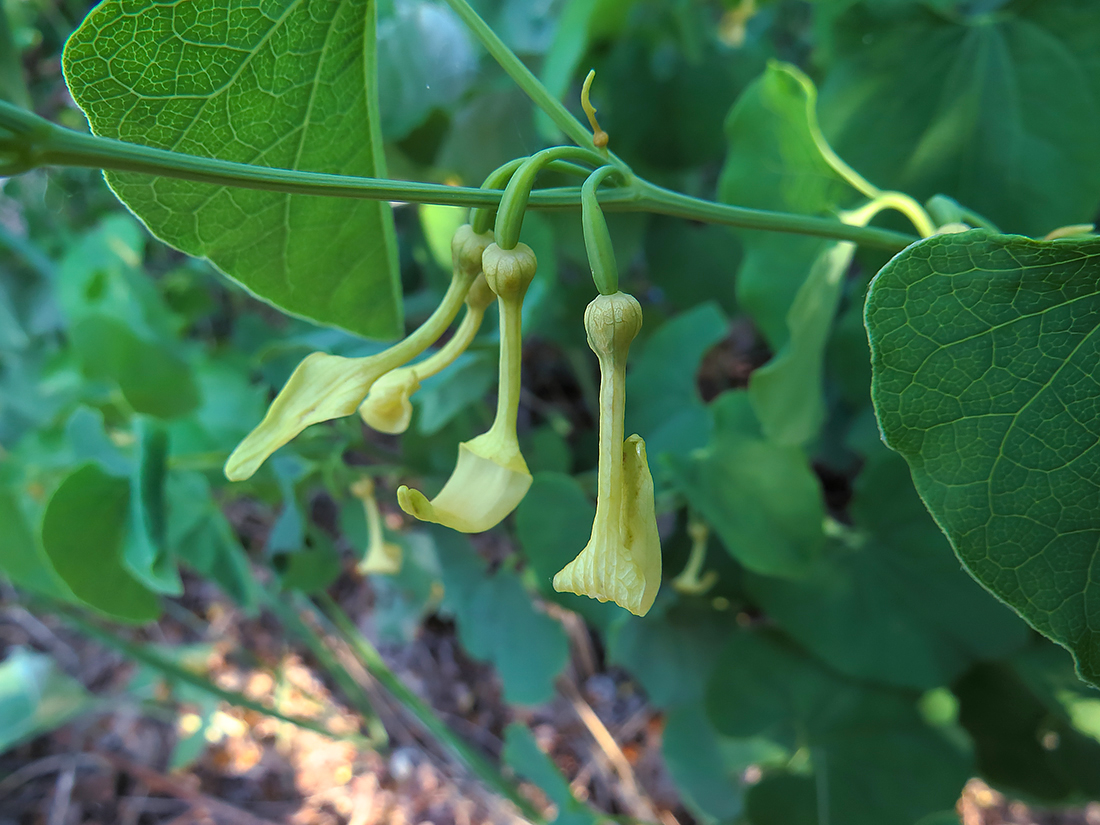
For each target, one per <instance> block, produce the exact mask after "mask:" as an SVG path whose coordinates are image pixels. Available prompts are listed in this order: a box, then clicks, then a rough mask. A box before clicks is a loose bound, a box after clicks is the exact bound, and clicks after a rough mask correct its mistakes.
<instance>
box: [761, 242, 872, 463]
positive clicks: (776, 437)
mask: <svg viewBox="0 0 1100 825" xmlns="http://www.w3.org/2000/svg"><path fill="white" fill-rule="evenodd" d="M854 252H855V245H854V244H850V243H837V244H831V245H829V246H827V247H825V249H824V251H823V252H822V253H821V255H820V256H819V257H818V259H817V260H816V261H815V262H814V265H813V268H812V269H810V274H809V275H808V276H807V277H806V280H805V281H803V282H802V286H800V287H799V288H798V292H797V293H795V296H794V301H793V302H792V303H791V308H790V310H789V311H788V312H787V329H788V330H789V335H788V337H787V342H786V343H785V344H784V345H783V347H782V348H781V349H780V350H779V352H777V353H776V354H775V356H774V357H773V358H772V359H771V360H770V361H769V362H768V363H766V364H765V365H764V366H762V367H760V368H759V369H757V370H754V371H753V373H752V375H750V376H749V400H751V401H752V406H753V409H754V410H755V411H756V416H757V418H759V419H760V426H761V427H762V428H763V430H764V434H765V435H766V436H767V437H768V438H769V439H770V440H772V441H774V442H775V443H777V444H784V445H787V446H791V447H797V446H804V445H805V444H806V443H807V442H809V441H811V440H812V439H814V438H815V437H816V436H817V434H818V432H819V431H820V430H821V425H822V424H823V423H824V422H825V383H824V380H825V376H824V366H825V345H826V344H827V343H828V340H829V332H830V330H831V329H832V326H833V319H834V318H835V317H836V311H837V306H838V305H839V304H840V296H841V294H842V292H843V288H844V275H845V273H847V271H848V266H849V265H850V264H851V262H852V255H853V253H854Z"/></svg>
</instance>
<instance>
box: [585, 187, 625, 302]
mask: <svg viewBox="0 0 1100 825" xmlns="http://www.w3.org/2000/svg"><path fill="white" fill-rule="evenodd" d="M618 171H619V170H618V169H616V168H615V167H614V166H601V167H600V168H599V169H597V170H596V171H595V172H593V173H592V174H591V175H589V176H588V178H587V179H586V180H585V182H584V185H583V186H581V229H582V230H583V232H584V248H585V251H586V252H587V253H588V266H589V268H590V269H591V270H592V280H593V281H594V282H595V283H596V289H598V290H599V291H600V294H601V295H614V294H615V293H616V292H618V291H619V268H618V266H617V265H616V264H615V247H614V246H613V245H612V243H611V233H610V232H608V231H607V221H606V220H604V216H603V210H602V209H600V202H599V201H598V200H596V191H597V190H598V189H599V188H600V184H601V183H603V182H604V181H605V180H607V178H608V176H609V175H614V174H616V173H617V172H618Z"/></svg>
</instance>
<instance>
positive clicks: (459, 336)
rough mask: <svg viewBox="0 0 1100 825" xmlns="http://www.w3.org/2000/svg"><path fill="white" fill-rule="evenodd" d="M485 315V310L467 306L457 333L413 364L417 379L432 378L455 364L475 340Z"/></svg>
mask: <svg viewBox="0 0 1100 825" xmlns="http://www.w3.org/2000/svg"><path fill="white" fill-rule="evenodd" d="M484 317H485V310H483V309H477V308H475V307H471V306H467V307H466V314H465V315H464V316H462V321H461V323H459V325H458V329H456V330H455V334H454V335H452V336H451V340H449V341H448V342H447V343H446V344H444V345H443V346H442V347H440V348H439V350H438V351H437V352H435V353H433V354H432V355H430V356H428V357H427V358H425V359H424V360H423V361H421V362H420V363H418V364H413V365H412V369H414V370H416V378H417V380H418V381H423V380H424V379H425V378H431V377H432V376H433V375H436V374H437V373H439V372H441V371H442V370H444V369H446V368H447V367H449V366H450V365H451V364H453V363H454V360H455V359H456V358H458V356H460V355H461V354H462V353H464V352H465V351H466V349H467V348H468V347H469V346H470V343H471V342H472V341H473V340H474V336H476V335H477V331H478V330H479V329H481V320H482V318H484Z"/></svg>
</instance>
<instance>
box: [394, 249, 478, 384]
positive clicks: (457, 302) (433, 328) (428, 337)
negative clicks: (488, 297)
mask: <svg viewBox="0 0 1100 825" xmlns="http://www.w3.org/2000/svg"><path fill="white" fill-rule="evenodd" d="M477 275H478V273H476V272H473V273H470V272H464V271H462V270H456V271H455V273H454V274H453V275H452V276H451V283H450V285H449V286H448V287H447V291H446V292H445V293H444V294H443V300H441V301H440V302H439V306H437V307H436V308H435V311H434V312H433V313H432V314H431V315H429V316H428V320H426V321H425V322H424V323H423V324H421V325H420V326H419V327H417V328H416V330H415V331H413V332H412V333H411V334H410V335H409V336H408V337H407V338H405V339H403V340H401V341H398V342H397V343H396V344H394V345H393V346H392V347H390V348H389V349H388V350H386V355H387V358H388V359H389V360H390V362H391V363H393V364H394V366H395V367H399V366H401V365H402V364H404V363H406V362H407V361H409V360H410V359H412V358H415V357H416V356H418V355H419V354H420V353H422V352H423V351H424V350H426V349H427V348H428V347H430V346H431V345H432V344H434V343H435V342H436V341H437V340H438V339H439V336H440V335H442V334H443V333H444V331H445V330H446V329H447V327H449V326H450V325H451V321H453V320H454V319H455V316H456V315H458V310H459V309H460V308H461V306H462V302H463V301H465V300H466V293H467V292H469V291H470V285H471V284H472V283H473V282H474V279H475V278H477Z"/></svg>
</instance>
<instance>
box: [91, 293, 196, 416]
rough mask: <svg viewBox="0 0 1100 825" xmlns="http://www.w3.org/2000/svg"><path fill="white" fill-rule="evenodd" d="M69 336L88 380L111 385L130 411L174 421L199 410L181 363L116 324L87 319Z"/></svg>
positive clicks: (188, 372)
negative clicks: (194, 410)
mask: <svg viewBox="0 0 1100 825" xmlns="http://www.w3.org/2000/svg"><path fill="white" fill-rule="evenodd" d="M71 335H72V340H73V345H74V347H76V348H77V350H78V351H79V353H80V357H81V360H82V362H83V365H84V372H85V373H86V374H87V375H88V377H89V378H100V379H102V378H109V379H112V380H114V381H117V382H118V385H119V388H120V389H121V390H122V394H123V395H124V396H126V401H127V402H128V403H129V404H130V406H132V407H133V408H134V410H135V412H139V413H144V414H146V415H155V416H157V417H159V418H174V417H176V416H179V415H185V414H186V413H188V412H191V411H192V410H193V409H195V407H197V406H198V405H199V402H200V400H201V399H200V397H199V392H198V388H197V387H196V386H195V384H194V381H193V380H192V377H191V370H190V368H189V367H188V365H187V362H186V361H184V360H183V359H181V358H179V357H178V356H176V355H175V354H173V353H172V352H171V351H170V350H169V349H167V348H166V347H163V346H161V345H159V344H156V343H153V342H151V341H147V340H143V339H141V338H139V337H138V336H136V335H134V334H133V333H132V332H131V331H130V330H129V329H128V328H127V327H126V326H125V325H124V324H122V323H121V322H120V321H115V320H113V319H111V318H107V317H105V316H96V315H91V316H87V317H85V318H82V319H81V320H80V321H78V322H77V323H76V324H75V325H74V326H73V328H72V330H71Z"/></svg>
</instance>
